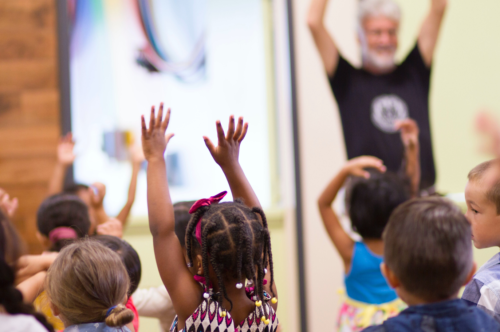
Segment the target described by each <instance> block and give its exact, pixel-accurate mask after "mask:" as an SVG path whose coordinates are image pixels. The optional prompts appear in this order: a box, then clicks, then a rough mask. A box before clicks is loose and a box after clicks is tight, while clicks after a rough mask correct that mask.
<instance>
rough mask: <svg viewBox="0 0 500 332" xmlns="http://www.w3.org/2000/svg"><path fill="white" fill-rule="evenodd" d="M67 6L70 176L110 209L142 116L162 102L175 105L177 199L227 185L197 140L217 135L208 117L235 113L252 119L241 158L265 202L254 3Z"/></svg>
mask: <svg viewBox="0 0 500 332" xmlns="http://www.w3.org/2000/svg"><path fill="white" fill-rule="evenodd" d="M69 9H70V11H69V15H70V18H71V22H72V26H71V44H70V80H71V116H72V131H73V134H74V137H75V140H76V142H77V146H76V153H77V160H76V162H75V165H74V166H75V167H74V176H75V180H76V181H78V182H82V183H86V184H91V183H93V182H97V181H98V182H103V183H104V184H105V185H106V186H107V192H108V195H107V199H106V200H105V206H106V209H107V210H108V213H110V214H114V213H117V212H118V211H119V210H120V208H121V207H122V206H123V204H124V202H125V201H126V197H127V190H128V184H129V179H130V174H131V166H130V163H129V162H128V160H127V159H128V158H129V152H128V151H129V149H130V147H131V146H133V145H134V144H140V116H141V114H145V115H146V117H148V116H149V110H150V108H151V106H152V105H158V104H159V103H160V102H162V101H163V102H164V103H165V105H166V106H168V107H171V108H172V120H171V126H170V128H171V131H172V132H174V133H175V134H176V136H175V138H174V139H173V140H171V142H170V143H169V147H168V149H167V155H166V159H167V164H168V165H169V181H170V183H171V185H172V199H173V200H174V201H182V200H193V199H197V198H199V197H208V196H211V195H213V194H214V193H217V192H220V191H222V190H225V189H228V188H227V186H226V187H224V186H222V187H221V184H224V183H225V180H224V177H223V175H222V173H221V171H220V170H219V168H218V166H217V165H215V163H214V162H213V161H212V160H211V157H210V154H209V152H208V151H207V149H206V147H205V145H204V142H203V139H202V135H208V136H210V137H212V138H215V137H216V134H215V121H216V120H221V121H222V123H223V124H225V123H227V120H228V117H229V115H231V114H234V115H236V116H244V117H245V120H246V121H248V122H249V123H250V130H249V133H248V136H247V138H246V140H245V142H244V143H243V146H242V152H241V156H240V162H241V163H242V165H243V167H244V169H245V171H246V173H247V176H248V177H249V179H250V181H251V182H252V185H253V186H254V188H255V189H256V192H257V194H258V195H259V198H260V199H261V201H262V203H263V205H264V206H268V205H269V204H270V197H271V193H270V186H269V183H270V161H269V151H268V146H269V135H268V133H269V130H270V128H269V126H268V115H269V110H268V106H267V105H268V99H267V98H268V95H267V94H268V91H267V82H266V70H267V68H266V62H265V57H266V49H265V47H264V46H265V45H264V30H263V17H262V14H263V12H262V8H261V2H260V1H257V0H240V1H232V2H228V1H224V0H213V1H206V0H183V1H177V0H149V1H148V0H79V1H78V0H71V1H70V2H69ZM270 70H272V69H270ZM145 180H146V174H145V172H144V171H142V172H141V173H140V174H139V182H138V188H137V195H136V204H135V205H134V208H133V210H132V215H133V216H134V215H135V216H145V215H147V206H146V181H145Z"/></svg>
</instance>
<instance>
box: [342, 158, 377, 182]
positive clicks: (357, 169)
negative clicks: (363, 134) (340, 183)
mask: <svg viewBox="0 0 500 332" xmlns="http://www.w3.org/2000/svg"><path fill="white" fill-rule="evenodd" d="M365 168H375V169H377V170H379V171H380V172H382V173H384V172H385V171H386V167H385V166H384V162H383V161H382V160H380V159H378V158H375V157H371V156H361V157H357V158H353V159H351V160H349V161H348V162H347V163H346V164H345V166H344V168H343V171H344V172H346V173H347V175H353V176H358V177H362V178H365V179H369V178H370V173H369V172H367V171H366V170H365Z"/></svg>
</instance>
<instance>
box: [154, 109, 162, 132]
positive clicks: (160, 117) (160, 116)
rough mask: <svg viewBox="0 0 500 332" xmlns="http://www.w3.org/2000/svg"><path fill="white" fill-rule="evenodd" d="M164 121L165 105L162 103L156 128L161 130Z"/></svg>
mask: <svg viewBox="0 0 500 332" xmlns="http://www.w3.org/2000/svg"><path fill="white" fill-rule="evenodd" d="M162 120H163V103H160V109H159V110H158V117H157V118H156V121H155V126H156V128H161V125H162V122H163V121H162Z"/></svg>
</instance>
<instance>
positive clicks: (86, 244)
mask: <svg viewBox="0 0 500 332" xmlns="http://www.w3.org/2000/svg"><path fill="white" fill-rule="evenodd" d="M129 285H130V282H129V278H128V274H127V271H126V269H125V266H124V265H123V263H122V260H121V258H120V256H119V255H118V254H117V253H115V252H114V251H112V250H111V249H109V248H107V247H105V246H104V245H102V244H100V243H99V242H97V241H94V240H91V239H90V240H82V241H78V242H76V243H73V244H70V245H68V246H66V247H65V248H64V249H63V250H61V252H60V253H59V255H58V256H57V259H56V260H55V261H54V263H53V264H52V266H51V267H50V268H49V271H48V273H47V279H46V282H45V289H46V291H47V295H48V297H49V300H50V303H51V308H52V311H53V312H54V314H55V315H59V317H60V318H61V320H62V321H63V323H64V325H65V326H66V327H68V326H70V325H76V324H85V323H99V322H105V323H106V325H108V326H111V327H113V326H124V325H126V324H128V323H130V322H132V320H133V319H134V313H133V312H132V311H131V310H129V309H127V308H125V306H124V303H125V302H126V300H127V292H128V290H129Z"/></svg>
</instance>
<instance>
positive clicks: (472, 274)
mask: <svg viewBox="0 0 500 332" xmlns="http://www.w3.org/2000/svg"><path fill="white" fill-rule="evenodd" d="M476 271H477V265H476V262H472V268H471V269H470V272H469V274H468V275H467V279H465V283H464V286H465V285H467V284H468V283H469V282H470V281H471V280H472V278H473V277H474V274H476Z"/></svg>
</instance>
